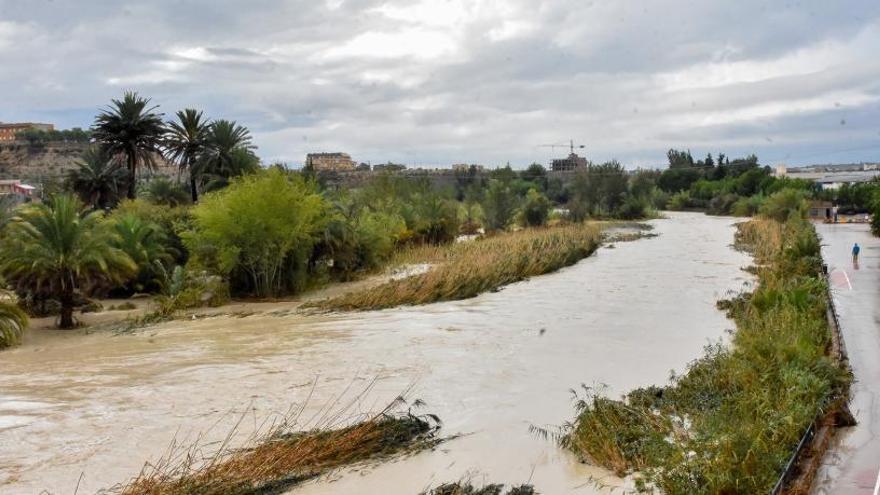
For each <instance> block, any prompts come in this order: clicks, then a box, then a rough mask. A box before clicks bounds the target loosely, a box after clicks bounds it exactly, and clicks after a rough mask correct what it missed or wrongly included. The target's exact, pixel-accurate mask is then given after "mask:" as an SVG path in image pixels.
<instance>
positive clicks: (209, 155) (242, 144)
mask: <svg viewBox="0 0 880 495" xmlns="http://www.w3.org/2000/svg"><path fill="white" fill-rule="evenodd" d="M255 149H256V146H254V145H253V142H252V141H251V133H250V131H248V129H247V127H244V126H241V125H238V124H236V123H235V121H229V120H223V119H221V120H215V121H214V122H213V123H212V124H211V126H210V129H209V132H208V149H207V150H206V152H205V153H204V154H203V155H202V159H201V160H199V162H198V164H197V167H198V169H199V174H200V175H201V176H203V177H204V180H205V181H206V182H207V183H208V185H209V187H208V189H212V188H214V189H216V188H218V187H223V186H224V185H225V184H227V183H228V182H229V179H231V178H232V177H237V176H239V175H244V174H246V173H250V172H254V171H256V169H257V168H258V167H259V160H258V159H257V157H256V155H254V153H253V150H255Z"/></svg>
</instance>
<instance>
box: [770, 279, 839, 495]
mask: <svg viewBox="0 0 880 495" xmlns="http://www.w3.org/2000/svg"><path fill="white" fill-rule="evenodd" d="M822 278H823V279H825V286H826V292H825V295H826V299H827V302H828V312H827V317H828V326H829V327H831V332H832V336H831V338H832V339H834V340H836V345H837V347H838V352H839V355H838V360H839V362H840V364H842V365H845V363H846V361H847V357H846V346H845V344H844V341H843V335H841V333H840V320H839V319H838V316H837V308H836V307H835V306H834V296H833V295H832V294H831V284H830V283H829V281H828V265H826V264H824V263H823V264H822ZM838 399H840V397H834V398H833V399H832V402H833V401H835V400H838ZM822 416H823V414H822V413H821V412H820V413H818V414H816V417H815V418H813V421H811V422H810V425H809V426H808V427H807V429H806V431H804V434H803V436H801V440H800V442H798V445H797V448H796V449H795V450H794V452H793V453H792V454H791V457H790V458H789V459H788V462H787V463H786V464H785V469H784V470H783V471H782V474H781V475H780V476H779V479H778V480H777V481H776V484H775V485H774V486H773V489H772V490H771V491H770V495H780V494H782V492H783V490H784V489H785V487H786V485H787V484H788V482H789V481H790V480H791V478H792V476H793V475H794V468H795V466H797V461H798V458H800V457H801V455H802V454H803V452H804V450H805V449H806V448H807V446H809V445H810V443H811V442H812V440H813V438H814V437H815V436H816V426H817V425H818V424H819V422H820V421H821V419H822Z"/></svg>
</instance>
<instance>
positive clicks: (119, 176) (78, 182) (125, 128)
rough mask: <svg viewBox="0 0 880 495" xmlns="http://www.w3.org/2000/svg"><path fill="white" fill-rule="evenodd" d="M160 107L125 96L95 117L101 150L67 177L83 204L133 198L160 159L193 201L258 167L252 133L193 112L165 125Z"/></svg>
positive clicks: (97, 205) (85, 158)
mask: <svg viewBox="0 0 880 495" xmlns="http://www.w3.org/2000/svg"><path fill="white" fill-rule="evenodd" d="M158 108H159V107H158V105H151V104H150V99H149V98H143V97H141V96H139V95H138V94H137V93H134V92H126V93H125V94H124V95H123V97H122V98H121V99H114V100H112V102H111V104H110V105H109V106H108V107H107V108H105V109H104V110H102V111H101V112H100V113H99V114H98V116H97V117H95V122H94V124H93V126H92V136H93V137H94V139H95V141H96V143H97V146H96V147H95V148H94V149H92V150H90V151H89V152H88V153H86V154H85V155H84V156H83V157H82V161H81V163H80V167H79V168H78V169H76V170H73V171H72V172H71V173H70V175H69V177H68V183H69V186H70V188H71V189H72V190H73V191H75V192H76V193H77V194H78V195H79V196H80V198H81V199H82V200H83V201H84V202H86V203H88V204H90V205H92V206H93V207H95V208H108V207H110V206H112V204H113V203H114V202H115V201H116V199H118V197H119V196H120V192H122V190H123V189H124V191H125V196H127V197H128V198H130V199H134V198H135V196H136V195H137V178H138V176H139V175H138V174H139V171H142V170H143V169H147V170H153V169H154V168H155V166H156V164H157V160H158V159H159V157H164V158H165V159H167V160H168V161H170V162H171V163H174V164H175V165H177V167H178V168H179V171H180V174H188V176H189V190H190V191H189V192H190V195H191V198H192V201H193V202H196V201H198V197H199V193H200V192H202V191H209V190H212V189H217V188H220V187H223V186H225V185H226V184H228V182H229V180H230V179H231V178H232V177H236V176H239V175H242V174H245V173H249V172H253V171H255V170H256V169H257V168H258V167H259V160H258V159H257V157H256V156H255V155H254V152H253V150H254V149H255V147H254V146H253V143H252V141H251V135H250V132H249V131H248V130H247V128H245V127H243V126H241V125H238V124H236V123H235V122H234V121H229V120H224V119H218V120H214V121H211V120H210V119H208V118H206V117H205V116H204V114H203V113H202V112H201V111H198V110H194V109H191V108H188V109H185V110H181V111H179V112H177V113H176V114H175V117H176V120H172V121H169V122H165V121H163V114H161V113H159V112H158Z"/></svg>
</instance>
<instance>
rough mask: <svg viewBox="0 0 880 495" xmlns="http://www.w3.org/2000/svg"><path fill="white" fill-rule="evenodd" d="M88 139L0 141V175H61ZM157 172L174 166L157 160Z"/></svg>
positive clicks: (33, 179) (170, 171) (37, 179)
mask: <svg viewBox="0 0 880 495" xmlns="http://www.w3.org/2000/svg"><path fill="white" fill-rule="evenodd" d="M88 147H89V144H88V143H65V142H57V143H48V144H43V145H31V144H28V143H25V142H15V143H5V144H0V179H21V180H23V181H25V182H29V183H35V184H38V183H41V182H44V181H54V180H60V179H63V178H64V177H65V175H66V173H67V171H68V170H71V169H73V168H76V166H77V162H78V161H79V159H80V157H81V156H82V154H83V152H85V150H86V149H88ZM156 172H157V174H160V175H168V176H175V174H176V173H177V172H176V169H175V168H174V166H172V165H170V164H168V163H166V162H165V161H164V160H161V161H160V164H159V168H158V169H157V171H156Z"/></svg>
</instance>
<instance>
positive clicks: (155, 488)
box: [102, 406, 441, 495]
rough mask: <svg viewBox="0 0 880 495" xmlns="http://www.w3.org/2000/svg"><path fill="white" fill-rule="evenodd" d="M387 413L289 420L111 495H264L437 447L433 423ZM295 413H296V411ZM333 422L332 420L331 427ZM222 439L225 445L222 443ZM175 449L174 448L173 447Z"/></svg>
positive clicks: (151, 473)
mask: <svg viewBox="0 0 880 495" xmlns="http://www.w3.org/2000/svg"><path fill="white" fill-rule="evenodd" d="M391 407H392V406H389V408H388V409H386V410H384V411H382V412H381V413H379V414H376V415H374V416H370V417H368V418H366V419H365V420H363V421H359V422H356V423H354V424H351V425H349V426H345V427H337V428H331V429H321V428H315V429H312V430H308V431H290V426H289V423H288V421H287V420H285V421H283V422H281V423H280V424H278V425H277V426H273V427H271V428H270V429H269V430H268V432H267V433H266V434H264V435H262V436H260V437H258V438H255V439H254V440H252V441H251V442H249V444H250V445H251V446H250V447H247V448H243V449H235V450H232V449H224V448H222V447H221V448H220V449H219V450H218V451H217V452H216V453H215V454H213V455H211V456H208V457H207V458H204V457H202V456H201V454H200V451H199V448H198V446H193V447H190V448H189V449H188V450H187V451H186V452H185V454H183V455H179V454H169V455H167V456H166V457H165V458H163V459H162V460H161V461H159V462H158V463H156V464H155V465H152V464H148V465H147V466H146V467H145V468H144V470H142V472H141V474H140V475H138V476H137V477H136V478H135V479H133V480H132V481H130V482H129V483H127V484H125V485H122V486H117V487H115V488H113V489H110V490H108V491H105V492H102V493H107V494H115V495H266V494H271V493H282V492H283V491H285V490H287V489H289V488H291V487H293V486H295V485H297V484H299V483H301V482H303V481H305V480H308V479H310V478H314V477H316V476H319V475H321V474H323V473H326V472H328V471H330V470H332V469H335V468H339V467H342V466H345V465H349V464H352V463H357V462H363V461H368V460H375V459H383V458H387V457H389V456H394V455H400V454H403V453H407V452H415V451H418V450H421V449H424V448H430V447H433V446H435V445H436V444H437V443H439V442H440V441H441V440H440V439H438V438H437V436H436V433H437V431H438V429H439V425H440V423H439V419H437V418H436V417H435V416H433V415H421V416H417V415H414V414H412V413H411V412H410V411H407V412H405V413H392V412H391ZM300 412H301V411H300ZM337 420H338V418H334V419H333V422H335V421H337ZM228 440H229V439H228V438H227V440H226V441H224V442H223V445H226V444H227V442H228ZM171 450H176V449H171Z"/></svg>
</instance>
